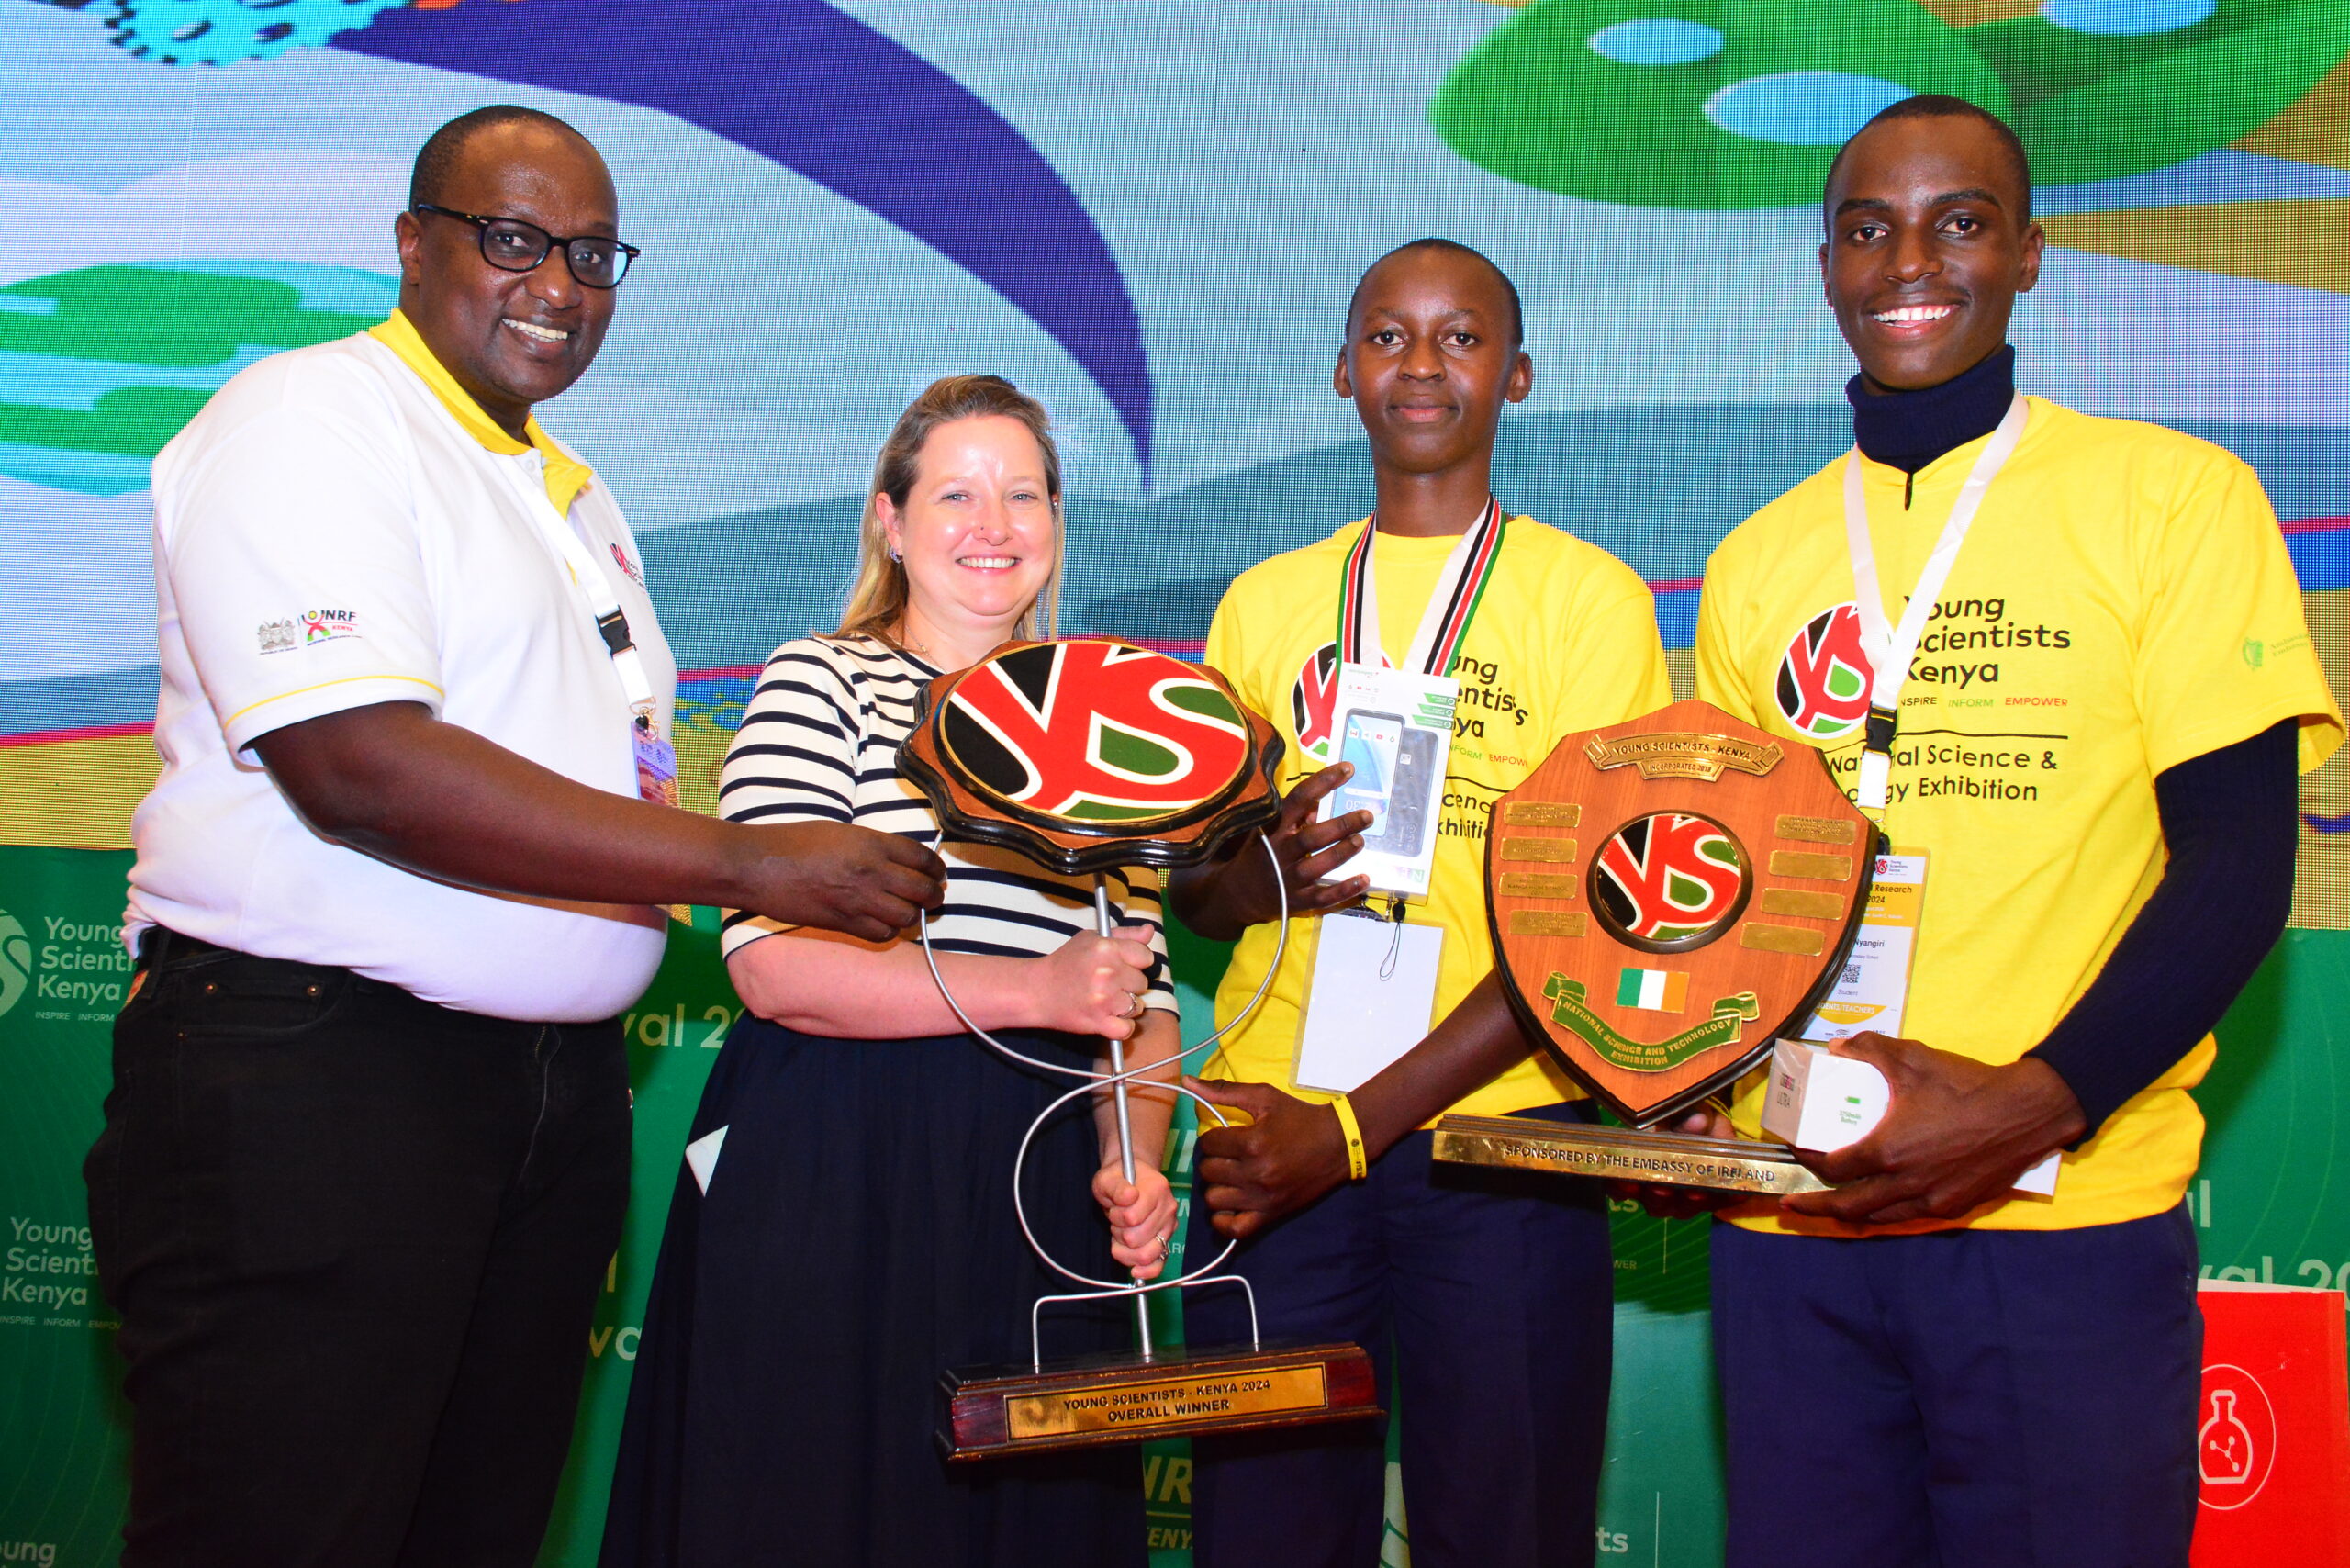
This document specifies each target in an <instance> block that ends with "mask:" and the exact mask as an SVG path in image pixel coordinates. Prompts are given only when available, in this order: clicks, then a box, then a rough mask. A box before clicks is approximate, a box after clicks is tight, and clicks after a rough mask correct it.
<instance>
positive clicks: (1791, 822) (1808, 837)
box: [1779, 817, 1858, 844]
mask: <svg viewBox="0 0 2350 1568" xmlns="http://www.w3.org/2000/svg"><path fill="white" fill-rule="evenodd" d="M1779 836H1780V837H1781V838H1792V839H1794V840H1795V841H1796V843H1798V844H1850V843H1852V840H1853V839H1854V838H1855V837H1857V836H1858V824H1856V823H1848V822H1839V821H1837V820H1836V819H1835V818H1834V817H1781V818H1780V819H1779Z"/></svg>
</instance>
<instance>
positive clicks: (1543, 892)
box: [1494, 871, 1575, 899]
mask: <svg viewBox="0 0 2350 1568" xmlns="http://www.w3.org/2000/svg"><path fill="white" fill-rule="evenodd" d="M1494 889H1495V890H1496V891H1498V892H1499V893H1500V894H1501V896H1502V897H1504V898H1505V899H1571V898H1573V897H1574V896H1575V879H1573V878H1572V877H1562V876H1561V875H1559V873H1557V872H1556V871H1504V872H1503V873H1502V874H1501V875H1500V876H1499V877H1497V878H1495V879H1494Z"/></svg>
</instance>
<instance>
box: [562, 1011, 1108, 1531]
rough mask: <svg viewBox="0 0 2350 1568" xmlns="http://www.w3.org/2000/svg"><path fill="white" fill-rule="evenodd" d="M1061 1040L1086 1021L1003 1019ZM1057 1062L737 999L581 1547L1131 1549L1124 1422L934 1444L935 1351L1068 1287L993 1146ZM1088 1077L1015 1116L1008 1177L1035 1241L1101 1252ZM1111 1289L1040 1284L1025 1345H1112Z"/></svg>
mask: <svg viewBox="0 0 2350 1568" xmlns="http://www.w3.org/2000/svg"><path fill="white" fill-rule="evenodd" d="M1005 1038H1006V1040H1007V1043H1010V1044H1013V1046H1015V1047H1017V1048H1019V1049H1022V1050H1024V1051H1026V1052H1027V1053H1028V1054H1030V1055H1032V1056H1037V1057H1041V1058H1046V1059H1047V1060H1052V1061H1057V1062H1063V1063H1066V1064H1068V1065H1069V1066H1086V1065H1090V1064H1091V1059H1092V1058H1091V1050H1092V1042H1091V1041H1086V1040H1080V1039H1077V1038H1075V1037H1073V1036H1055V1035H1035V1034H1023V1035H1017V1036H1009V1035H1008V1036H1005ZM1075 1082H1076V1080H1074V1079H1070V1078H1064V1077H1059V1076H1057V1075H1048V1074H1046V1073H1044V1072H1041V1071H1037V1070H1034V1069H1029V1068H1023V1067H1019V1066H1016V1065H1014V1064H1013V1063H1011V1062H1008V1061H1006V1060H1004V1059H1003V1058H1002V1057H999V1056H997V1055H996V1054H995V1053H994V1052H992V1051H990V1050H989V1049H988V1048H987V1047H984V1046H982V1045H980V1044H979V1042H978V1041H976V1040H973V1039H970V1038H968V1037H967V1036H940V1037H937V1038H931V1039H917V1040H838V1039H825V1038H820V1037H816V1036H807V1035H801V1034H799V1033H796V1032H794V1031H792V1030H789V1029H786V1028H783V1027H780V1026H779V1025H774V1024H769V1023H766V1022H764V1021H762V1020H759V1019H756V1018H754V1017H752V1016H751V1015H750V1014H744V1016H743V1018H742V1019H741V1021H740V1022H739V1023H737V1024H736V1025H735V1027H734V1029H733V1033H732V1034H731V1035H729V1036H728V1037H727V1041H726V1045H725V1048H724V1049H723V1050H722V1051H721V1052H720V1054H719V1058H718V1060H717V1062H716V1063H715V1064H713V1066H712V1068H711V1077H710V1083H709V1086H708V1088H707V1089H706V1090H705V1091H704V1092H703V1094H702V1102H701V1108H700V1110H699V1112H698V1113H697V1114H696V1115H695V1117H694V1123H693V1132H692V1137H694V1138H695V1139H700V1138H703V1137H706V1136H707V1135H709V1134H711V1133H712V1132H714V1131H716V1130H717V1129H718V1128H721V1127H724V1128H725V1129H726V1137H725V1141H724V1143H723V1145H722V1148H721V1149H720V1152H719V1157H718V1159H717V1163H716V1166H715V1168H714V1170H712V1171H711V1177H710V1184H709V1190H708V1192H707V1193H705V1192H704V1191H703V1190H702V1188H701V1186H700V1184H699V1182H697V1181H696V1179H695V1177H694V1175H693V1174H692V1172H691V1170H689V1169H688V1170H681V1171H680V1173H679V1176H678V1181H677V1195H676V1197H675V1198H674V1199H673V1200H672V1202H671V1204H670V1208H669V1226H668V1230H667V1232H666V1235H665V1236H664V1237H663V1238H662V1242H661V1254H660V1262H659V1264H658V1266H657V1268H656V1270H655V1276H654V1282H653V1292H652V1299H651V1302H650V1304H649V1305H648V1306H647V1308H646V1311H645V1318H644V1332H643V1340H642V1343H641V1344H640V1346H639V1349H638V1351H637V1358H636V1365H635V1374H634V1381H633V1383H632V1385H631V1387H630V1389H629V1400H628V1417H627V1423H626V1426H625V1428H624V1429H623V1431H622V1434H621V1446H620V1454H619V1460H618V1465H617V1470H616V1472H615V1473H614V1475H613V1478H612V1495H611V1506H610V1513H609V1515H608V1516H607V1520H606V1525H605V1531H604V1546H603V1557H602V1565H603V1568H734V1565H736V1564H754V1563H757V1564H766V1563H778V1564H800V1563H806V1564H811V1565H818V1568H851V1565H855V1564H869V1565H872V1568H900V1565H901V1564H902V1565H904V1568H996V1565H1002V1568H1013V1565H1014V1564H1018V1565H1022V1568H1025V1565H1029V1564H1071V1565H1078V1568H1091V1565H1092V1564H1097V1563H1098V1564H1104V1565H1124V1564H1133V1565H1136V1568H1139V1565H1140V1564H1142V1563H1143V1562H1145V1560H1146V1553H1145V1548H1144V1535H1143V1531H1144V1524H1143V1501H1142V1486H1141V1479H1142V1478H1141V1466H1140V1462H1139V1460H1138V1458H1137V1456H1136V1450H1133V1449H1132V1448H1115V1449H1109V1450H1093V1451H1091V1452H1085V1453H1078V1454H1070V1455H1052V1456H1031V1457H1027V1458H1023V1459H1016V1460H1002V1459H990V1460H980V1461H978V1462H970V1463H965V1464H959V1465H956V1466H953V1467H951V1468H950V1467H949V1466H948V1465H947V1464H946V1461H945V1460H944V1459H943V1458H941V1456H940V1453H939V1449H938V1445H937V1442H936V1440H935V1439H934V1436H933V1433H934V1430H935V1428H936V1425H937V1416H938V1408H939V1394H938V1382H937V1380H938V1374H939V1372H941V1371H943V1370H944V1369H946V1368H948V1367H962V1366H971V1365H984V1364H990V1363H1001V1362H1007V1361H1024V1360H1026V1359H1027V1356H1028V1353H1029V1350H1028V1312H1029V1306H1030V1304H1031V1303H1033V1302H1034V1301H1035V1299H1036V1297H1037V1296H1039V1295H1041V1294H1049V1293H1053V1292H1057V1291H1067V1290H1074V1289H1078V1288H1080V1287H1078V1286H1075V1285H1072V1284H1069V1283H1068V1282H1065V1281H1062V1280H1061V1279H1060V1278H1059V1276H1057V1275H1055V1274H1051V1273H1049V1272H1048V1271H1046V1269H1045V1267H1044V1265H1043V1264H1041V1263H1039V1262H1038V1261H1037V1260H1036V1259H1035V1254H1034V1253H1032V1252H1031V1251H1030V1250H1029V1248H1028V1244H1027V1242H1026V1240H1025V1239H1024V1238H1023V1237H1022V1236H1021V1233H1020V1227H1019V1223H1018V1221H1017V1220H1016V1219H1015V1217H1014V1215H1013V1206H1012V1161H1013V1154H1014V1152H1015V1151H1016V1150H1017V1148H1018V1147H1019V1142H1020V1137H1021V1135H1022V1133H1023V1132H1024V1131H1025V1130H1026V1128H1027V1126H1028V1124H1029V1122H1030V1120H1031V1119H1032V1118H1034V1117H1035V1114H1037V1113H1038V1112H1039V1111H1041V1110H1042V1109H1043V1108H1044V1106H1045V1105H1046V1103H1049V1102H1050V1101H1051V1100H1053V1099H1054V1098H1055V1097H1056V1096H1057V1095H1058V1094H1060V1093H1061V1092H1063V1091H1064V1090H1066V1089H1068V1088H1069V1087H1070V1086H1072V1085H1073V1084H1074V1083H1075ZM1097 1164H1098V1159H1097V1152H1096V1144H1095V1138H1094V1132H1093V1125H1092V1114H1091V1109H1090V1106H1089V1103H1088V1099H1087V1097H1080V1098H1079V1099H1078V1100H1076V1101H1074V1102H1072V1103H1070V1104H1069V1105H1068V1106H1065V1107H1063V1109H1062V1110H1061V1111H1060V1112H1059V1113H1058V1114H1057V1115H1056V1116H1055V1118H1054V1120H1053V1121H1052V1122H1051V1123H1050V1124H1048V1125H1047V1126H1046V1129H1045V1130H1044V1131H1042V1132H1040V1133H1039V1134H1038V1136H1037V1140H1036V1143H1035V1146H1034V1147H1033V1148H1031V1150H1030V1152H1029V1157H1028V1164H1027V1171H1026V1175H1025V1177H1024V1192H1025V1193H1026V1196H1027V1200H1028V1213H1029V1220H1030V1223H1031V1225H1033V1226H1035V1230H1036V1232H1037V1235H1038V1238H1040V1239H1042V1240H1044V1241H1045V1242H1046V1245H1047V1246H1048V1247H1050V1248H1051V1249H1052V1250H1053V1253H1054V1255H1055V1256H1056V1257H1057V1258H1059V1259H1060V1260H1062V1261H1064V1262H1066V1263H1067V1264H1069V1267H1071V1268H1074V1269H1078V1270H1080V1271H1083V1272H1086V1273H1090V1274H1092V1275H1094V1276H1095V1277H1097V1278H1101V1279H1110V1278H1113V1277H1115V1275H1116V1273H1117V1271H1116V1269H1115V1266H1114V1265H1113V1263H1112V1261H1111V1259H1110V1249H1109V1231H1108V1226H1106V1225H1105V1223H1104V1222H1103V1219H1102V1212H1101V1210H1100V1208H1099V1207H1098V1206H1097V1205H1096V1204H1094V1202H1093V1199H1092V1195H1091V1191H1090V1183H1091V1180H1092V1175H1093V1171H1094V1170H1095V1168H1096V1166H1097ZM1129 1322H1130V1319H1129V1317H1128V1316H1127V1315H1126V1314H1125V1313H1122V1312H1120V1311H1119V1310H1118V1309H1117V1308H1116V1307H1115V1306H1113V1305H1104V1304H1099V1303H1095V1304H1086V1305H1075V1306H1069V1305H1064V1306H1058V1307H1050V1308H1047V1309H1046V1315H1045V1345H1044V1353H1045V1355H1046V1358H1047V1359H1051V1358H1055V1357H1058V1356H1062V1355H1075V1354H1080V1353H1084V1352H1087V1351H1092V1350H1112V1349H1117V1348H1121V1347H1123V1346H1124V1345H1125V1344H1126V1343H1127V1342H1128V1333H1129Z"/></svg>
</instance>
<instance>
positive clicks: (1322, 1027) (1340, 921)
mask: <svg viewBox="0 0 2350 1568" xmlns="http://www.w3.org/2000/svg"><path fill="white" fill-rule="evenodd" d="M1319 926H1320V930H1319V934H1318V935H1317V937H1316V939H1315V948H1314V979H1313V982H1312V984H1311V986H1310V987H1309V988H1308V990H1307V991H1306V996H1305V1018H1304V1023H1303V1024H1302V1025H1300V1027H1299V1029H1298V1035H1297V1068H1296V1071H1295V1073H1294V1074H1293V1075H1292V1076H1293V1077H1294V1078H1295V1080H1296V1081H1297V1084H1298V1086H1299V1087H1300V1088H1304V1089H1321V1090H1327V1091H1331V1092H1337V1093H1342V1094H1348V1093H1352V1092H1354V1091H1355V1090H1357V1089H1360V1087H1362V1085H1363V1084H1365V1083H1367V1082H1369V1081H1371V1079H1373V1078H1375V1077H1377V1076H1378V1075H1379V1072H1380V1070H1382V1068H1384V1067H1386V1066H1387V1064H1388V1063H1390V1062H1392V1061H1393V1060H1395V1059H1396V1058H1398V1057H1401V1056H1402V1055H1403V1054H1404V1052H1405V1051H1408V1050H1410V1049H1411V1048H1412V1047H1414V1046H1416V1045H1418V1044H1419V1043H1420V1041H1421V1040H1423V1039H1425V1038H1426V1037H1427V1032H1428V1029H1429V1026H1430V1025H1433V1024H1434V1023H1435V1022H1436V1017H1435V1014H1436V980H1437V961H1438V959H1439V958H1442V957H1443V954H1444V927H1443V926H1441V925H1416V924H1412V923H1411V922H1409V921H1395V920H1388V919H1384V918H1382V916H1380V915H1379V914H1377V913H1372V912H1371V911H1368V910H1342V911H1340V912H1339V913H1337V914H1328V915H1324V916H1323V917H1322V919H1321V921H1320V922H1319Z"/></svg>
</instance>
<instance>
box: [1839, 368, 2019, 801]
mask: <svg viewBox="0 0 2350 1568" xmlns="http://www.w3.org/2000/svg"><path fill="white" fill-rule="evenodd" d="M2030 417H2031V405H2030V404H2029V403H2027V402H2026V401H2025V400H2024V396H2023V394H2022V393H2020V392H2019V393H2017V394H2016V396H2015V400H2014V401H2013V402H2011V403H2009V405H2008V411H2007V413H2006V414H2005V415H2003V416H2001V418H2000V420H1999V426H1998V428H1997V430H1995V431H1992V432H1991V439H1990V441H1989V442H1986V444H1985V445H1984V448H1983V451H1982V453H1981V454H1979V455H1978V456H1977V457H1976V458H1975V467H1974V469H1973V471H1971V472H1970V473H1969V474H1968V475H1967V476H1966V483H1965V484H1964V485H1963V486H1961V487H1960V488H1959V492H1958V499H1957V500H1955V501H1953V502H1952V503H1951V509H1950V521H1948V522H1945V523H1943V524H1942V538H1941V539H1940V540H1938V541H1936V542H1935V544H1934V553H1933V554H1930V555H1929V556H1927V557H1926V568H1925V570H1924V571H1922V572H1920V573H1919V574H1918V586H1917V587H1916V588H1914V589H1913V590H1911V592H1910V595H1909V602H1908V606H1907V607H1906V608H1905V609H1904V610H1902V612H1901V624H1900V625H1899V626H1897V627H1891V626H1887V625H1886V620H1885V594H1884V591H1883V590H1882V589H1881V588H1879V587H1878V586H1877V577H1876V546H1875V544H1874V543H1872V542H1871V540H1870V538H1869V508H1868V498H1867V497H1866V495H1865V494H1864V493H1863V490H1862V488H1861V453H1860V448H1858V447H1854V448H1853V449H1852V452H1851V454H1848V455H1847V456H1846V457H1845V459H1844V538H1845V542H1846V543H1847V544H1849V545H1850V546H1851V548H1852V588H1853V600H1854V606H1853V607H1854V608H1855V609H1856V610H1858V611H1859V612H1860V617H1861V649H1862V651H1863V653H1865V654H1867V655H1868V656H1869V667H1870V668H1871V669H1873V670H1874V671H1875V681H1874V684H1873V685H1872V686H1871V687H1870V688H1869V717H1868V730H1867V735H1866V740H1865V745H1864V749H1863V751H1862V753H1861V778H1860V790H1859V792H1858V795H1857V796H1856V799H1857V800H1858V801H1859V802H1860V804H1861V805H1862V806H1863V808H1864V809H1867V810H1870V811H1883V810H1884V809H1885V802H1886V795H1887V793H1888V791H1887V789H1886V784H1887V781H1888V780H1889V779H1890V778H1891V776H1892V772H1893V737H1894V734H1895V732H1896V731H1897V728H1898V727H1899V723H1900V716H1901V688H1902V685H1903V683H1904V682H1906V681H1907V680H1908V678H1909V661H1910V660H1911V659H1913V658H1915V657H1917V655H1918V639H1919V637H1920V636H1922V635H1924V634H1925V630H1926V620H1927V618H1928V617H1929V616H1930V615H1931V614H1932V613H1933V610H1934V603H1935V601H1936V600H1937V599H1940V598H1941V597H1942V585H1943V584H1944V583H1946V582H1948V581H1949V580H1950V569H1951V567H1952V566H1955V565H1956V564H1957V562H1958V551H1959V546H1960V545H1962V544H1964V543H1966V531H1967V530H1968V529H1969V528H1970V527H1972V526H1973V525H1974V522H1975V512H1976V511H1977V510H1980V509H1981V508H1982V505H1983V497H1984V496H1985V494H1986V493H1987V492H1988V491H1989V490H1990V488H1991V481H1992V480H1993V479H1996V478H1997V477H1998V475H1999V470H2000V469H2001V468H2002V467H2004V466H2005V465H2007V461H2008V458H2009V455H2010V454H2013V453H2014V451H2015V449H2016V442H2019V441H2021V440H2022V439H2023V426H2024V420H2027V419H2028V418H2030Z"/></svg>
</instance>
